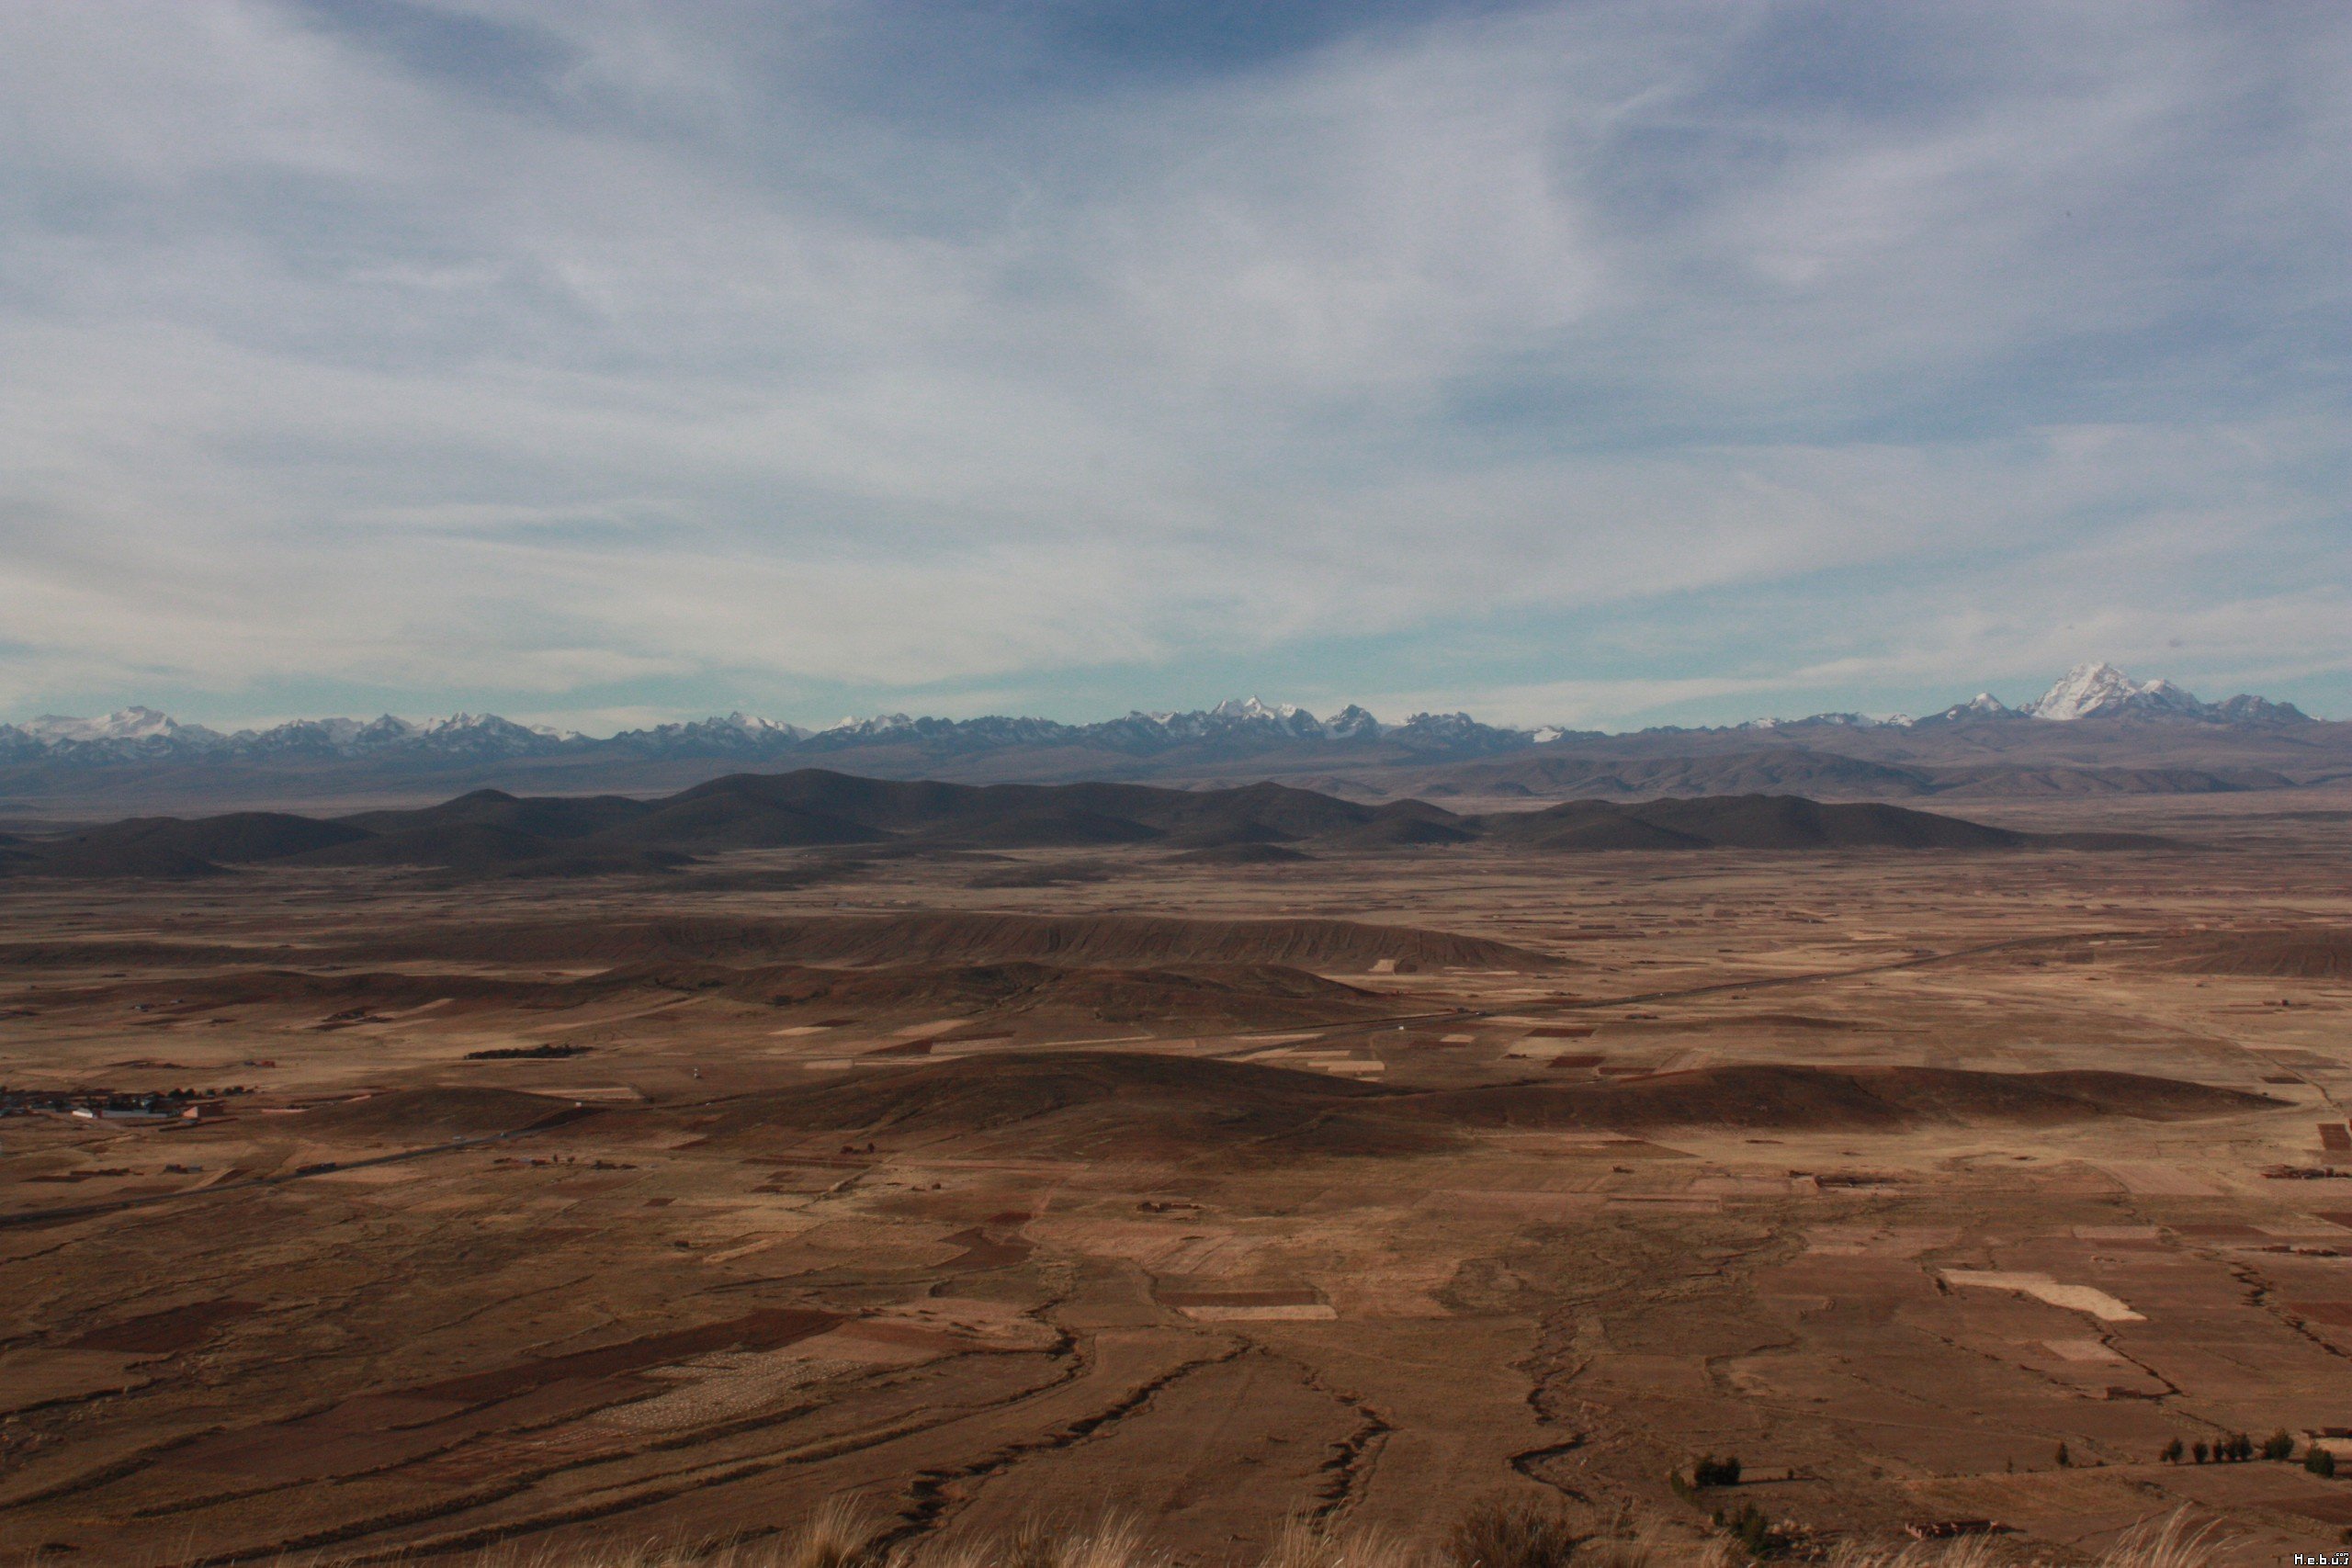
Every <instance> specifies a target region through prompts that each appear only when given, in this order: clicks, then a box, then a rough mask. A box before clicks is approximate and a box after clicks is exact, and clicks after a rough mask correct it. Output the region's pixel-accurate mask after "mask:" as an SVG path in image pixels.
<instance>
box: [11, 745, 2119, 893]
mask: <svg viewBox="0 0 2352 1568" xmlns="http://www.w3.org/2000/svg"><path fill="white" fill-rule="evenodd" d="M2134 841H2135V840H2121V839H2118V838H2111V837H2110V838H2108V839H2104V840H2096V841H2095V840H2087V839H2082V838H2076V839H2073V840H2068V839H2064V838H2051V837H2047V836H2036V835H2031V834H2026V833H2018V832H2013V831H2010V830H2008V829H2000V828H1992V827H1986V826H1984V825H1982V824H1979V823H1974V822H1969V821H1965V820H1963V819H1962V818H1954V817H1948V816H1943V815H1940V814H1937V813H1932V812H1924V811H1915V810H1911V809H1909V808H1906V807H1896V806H1887V805H1879V804H1847V805H1838V804H1824V803H1822V802H1819V801H1815V800H1809V799H1806V798H1804V797H1802V796H1798V795H1727V796H1712V797H1701V798H1696V799H1663V800H1651V801H1645V802H1640V803H1635V804H1618V803H1612V802H1609V801H1602V800H1577V801H1569V802H1566V803H1565V804H1563V805H1560V806H1555V807H1549V808H1546V809H1542V810H1532V811H1520V812H1500V813H1491V814H1487V815H1483V816H1457V815H1455V814H1454V813H1453V812H1450V811H1447V810H1446V809H1445V808H1443V807H1438V806H1432V805H1430V804H1429V803H1428V802H1426V801H1419V800H1399V801H1390V802H1387V803H1385V804H1383V805H1377V806H1374V805H1367V804H1364V803H1362V802H1358V801H1351V800H1342V799H1340V798H1339V797H1338V796H1336V795H1323V794H1318V793H1317V792H1315V791H1312V790H1303V789H1294V788H1291V787H1289V786H1286V785H1283V784H1249V785H1244V786H1242V787H1239V788H1236V789H1204V790H1181V789H1162V788H1158V787H1155V786H1152V785H1148V784H941V783H937V782H923V781H917V782H908V781H900V780H890V779H868V778H857V777H853V776H851V775H849V774H846V773H830V772H826V771H824V770H820V769H805V770H802V771H801V772H798V773H741V774H735V775H731V776H729V777H727V778H723V779H714V780H712V781H711V782H710V783H708V784H697V785H695V787H694V788H692V789H688V790H684V791H681V792H680V793H678V794H676V795H669V796H666V797H663V798H662V799H657V800H645V801H640V800H631V799H628V798H627V797H624V796H619V795H597V796H588V797H578V798H564V797H546V796H537V797H534V796H518V795H506V794H503V793H502V792H500V791H496V790H478V791H475V792H474V793H472V794H469V795H461V796H459V797H458V798H457V799H455V800H451V801H447V802H444V803H443V804H441V805H438V806H434V807H425V808H424V809H421V810H413V811H370V812H364V813H360V814H358V815H356V816H350V817H344V818H332V819H323V820H322V819H319V818H307V817H297V816H289V815H286V814H284V813H266V812H243V813H237V814H234V815H231V816H225V817H213V818H198V819H195V820H181V819H178V818H133V819H130V820H129V821H124V822H118V823H114V824H112V825H110V826H107V827H104V828H97V829H89V830H87V831H85V832H80V833H75V834H71V835H67V836H63V837H60V838H55V839H50V840H24V841H21V842H19V843H17V844H13V845H8V846H5V847H0V872H7V873H13V874H20V875H22V874H54V875H74V876H95V875H202V874H210V873H211V872H213V871H216V870H218V869H219V868H220V867H222V866H226V865H233V864H251V863H278V864H288V865H302V866H354V865H396V866H418V867H429V868H433V869H435V870H437V871H440V872H443V873H449V874H460V875H481V876H515V875H595V874H629V873H648V872H661V871H665V870H671V869H674V868H676V867H678V866H680V865H683V864H685V863H688V862H689V861H690V860H691V859H692V858H693V857H695V856H703V855H710V854H718V853H725V852H729V851H740V850H778V849H835V848H851V849H855V850H857V851H858V852H873V853H881V852H888V853H891V854H907V853H914V854H921V853H926V852H939V851H958V850H989V849H1027V848H1103V847H1115V846H1122V845H1143V846H1151V847H1159V848H1162V849H1165V850H1167V851H1169V852H1171V853H1176V852H1188V853H1193V854H1199V853H1202V852H1219V853H1221V854H1222V855H1223V857H1224V858H1227V859H1230V860H1233V861H1235V862H1237V863H1268V862H1274V861H1280V860H1282V859H1283V858H1284V853H1285V852H1287V853H1289V854H1296V853H1297V852H1299V851H1298V848H1297V847H1298V846H1311V847H1319V848H1325V849H1329V850H1342V851H1344V850H1375V851H1376V850H1411V849H1436V848H1443V847H1446V846H1453V845H1473V844H1485V845H1489V846H1493V847H1496V848H1500V849H1507V850H1511V851H1516V852H1525V853H1566V852H1595V851H1608V850H1617V851H1666V850H1699V849H1715V850H1755V851H1813V852H1821V851H1894V850H1948V851H1949V850H1970V851H1981V850H2003V849H2019V848H2026V847H2030V846H2034V845H2041V846H2042V847H2051V848H2067V847H2072V848H2120V847H2128V846H2129V845H2130V844H2131V842H2134ZM2136 842H2140V843H2152V842H2154V840H2136Z"/></svg>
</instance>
